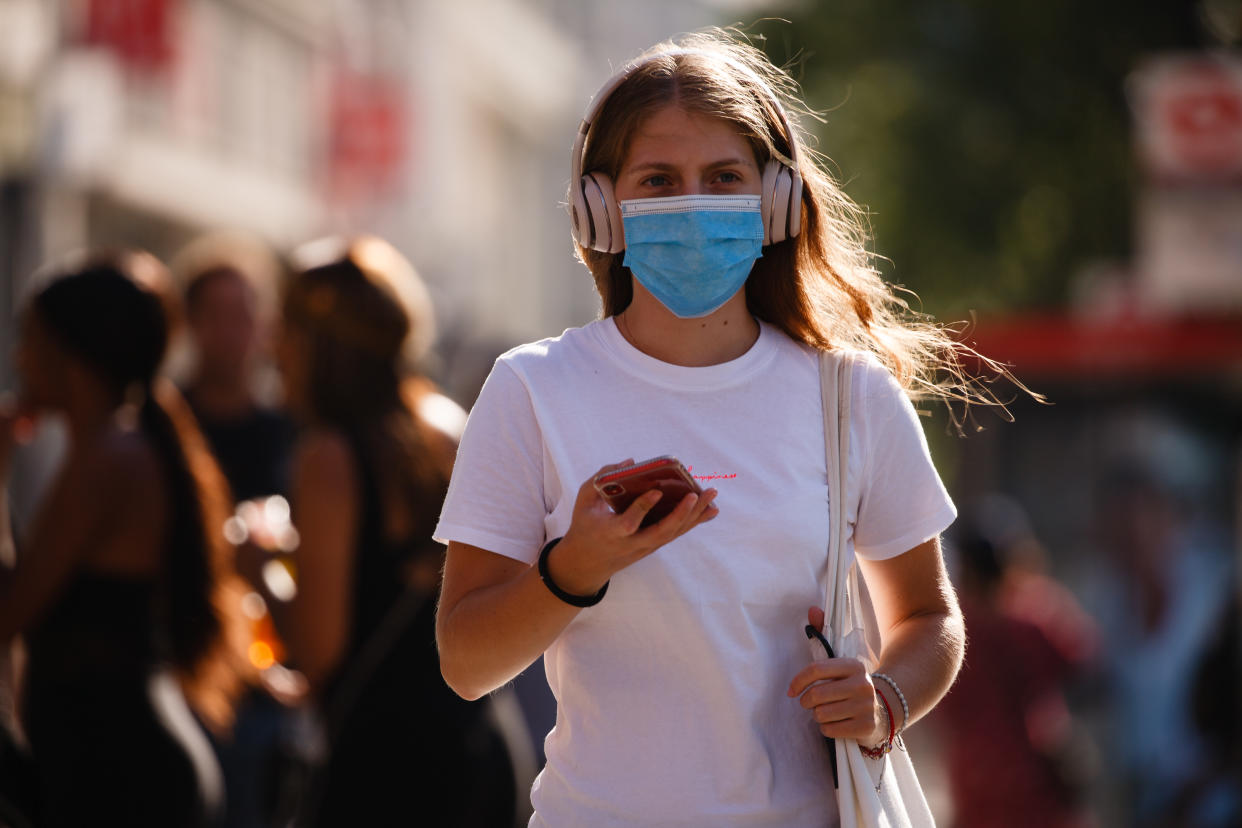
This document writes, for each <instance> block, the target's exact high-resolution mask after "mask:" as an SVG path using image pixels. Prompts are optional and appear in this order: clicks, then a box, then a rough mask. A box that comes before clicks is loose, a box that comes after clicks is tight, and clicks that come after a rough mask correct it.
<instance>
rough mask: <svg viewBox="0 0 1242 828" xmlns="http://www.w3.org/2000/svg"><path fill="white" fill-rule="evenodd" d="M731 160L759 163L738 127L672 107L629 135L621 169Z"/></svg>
mask: <svg viewBox="0 0 1242 828" xmlns="http://www.w3.org/2000/svg"><path fill="white" fill-rule="evenodd" d="M730 158H732V159H734V160H737V161H742V162H744V163H754V160H755V158H754V151H753V148H752V146H751V143H750V141H749V140H748V138H747V136H746V135H745V133H744V132H743V130H742V129H741V127H740V126H739V125H738V124H736V123H734V122H732V121H729V120H726V119H725V118H721V117H718V116H715V115H709V114H706V113H701V112H693V111H690V110H687V109H685V108H684V107H681V106H678V105H676V104H669V105H667V106H664V107H661V108H659V109H657V110H655V111H654V112H652V113H651V114H650V115H648V116H647V117H646V118H643V119H642V120H641V121H639V123H638V124H637V125H636V127H635V129H634V131H633V133H632V134H631V135H630V136H629V141H628V142H627V146H626V151H625V157H624V159H623V160H622V164H621V166H622V168H626V167H632V166H635V165H639V164H643V165H646V164H675V163H683V162H686V161H696V162H705V163H715V162H717V161H721V160H729V159H730Z"/></svg>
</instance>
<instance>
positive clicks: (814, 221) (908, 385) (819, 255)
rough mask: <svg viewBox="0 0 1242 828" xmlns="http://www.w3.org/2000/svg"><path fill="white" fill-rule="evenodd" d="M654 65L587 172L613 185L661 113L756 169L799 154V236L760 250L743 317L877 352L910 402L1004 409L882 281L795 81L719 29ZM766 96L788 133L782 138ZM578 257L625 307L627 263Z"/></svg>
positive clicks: (595, 254) (613, 111) (615, 111)
mask: <svg viewBox="0 0 1242 828" xmlns="http://www.w3.org/2000/svg"><path fill="white" fill-rule="evenodd" d="M661 53H666V54H661ZM651 56H657V57H654V58H652V59H650V60H648V61H647V62H646V63H644V64H643V65H642V66H640V67H639V68H638V69H636V70H635V71H634V72H633V73H632V74H631V75H630V76H629V77H628V78H627V79H626V80H625V81H624V82H622V83H621V84H620V86H618V87H617V88H616V89H615V90H614V91H613V92H612V94H611V95H610V96H609V98H608V100H607V102H606V103H605V104H604V106H603V108H602V110H601V111H600V112H599V114H598V116H597V117H596V119H595V121H594V123H593V124H592V126H591V130H590V133H589V135H588V140H587V144H586V148H585V152H584V156H583V171H584V172H595V171H602V172H604V173H605V174H607V175H608V176H610V177H611V178H612V180H614V181H615V180H616V178H617V176H618V174H619V173H620V170H621V167H622V165H623V164H624V162H625V159H626V156H627V154H628V152H629V145H630V141H631V140H632V138H633V136H634V134H635V132H636V131H637V130H638V129H639V128H640V127H641V125H642V124H643V122H644V121H645V120H646V119H647V118H649V117H650V116H651V115H652V114H653V113H655V112H656V111H658V110H660V109H662V108H664V107H667V106H677V107H680V108H682V109H684V110H685V111H687V112H690V113H693V114H699V115H706V116H711V117H715V118H722V119H724V120H726V121H728V122H730V123H732V124H734V125H736V126H737V128H738V130H739V131H740V133H741V134H742V136H743V137H744V138H746V140H747V141H748V142H749V143H750V145H751V147H752V148H753V150H754V152H755V159H756V161H757V162H758V165H759V168H760V169H762V168H763V166H764V164H765V163H767V161H768V160H769V159H771V158H774V157H775V158H778V159H782V160H786V161H787V160H788V159H789V158H791V157H796V158H797V159H798V162H799V164H798V168H799V171H800V173H801V175H802V181H803V190H802V231H801V233H800V234H799V235H798V236H796V237H795V238H793V239H788V240H786V241H783V242H780V243H777V244H772V245H768V246H767V247H765V248H764V250H763V256H762V257H761V258H760V259H759V260H758V261H757V262H756V263H755V266H754V269H753V270H752V271H751V274H750V277H749V278H748V279H747V282H746V300H747V305H748V307H749V309H750V312H751V313H753V314H754V315H755V316H756V317H758V318H759V319H762V320H764V321H766V322H769V323H771V324H773V325H775V326H776V327H778V328H780V329H781V330H783V331H784V332H785V333H786V334H788V335H789V336H790V337H791V338H793V339H795V340H797V341H799V342H804V343H806V344H807V345H810V346H811V347H814V348H819V349H832V348H850V349H858V350H863V351H869V352H871V353H873V354H875V355H876V356H877V357H878V358H879V359H880V361H881V362H882V363H883V364H884V365H885V366H886V367H887V368H888V369H889V370H890V371H891V372H892V373H893V375H894V376H895V377H896V378H897V379H898V381H899V382H900V383H901V384H902V386H903V387H904V388H905V389H906V391H907V393H908V394H909V395H910V396H911V397H912V398H914V399H918V398H922V397H934V398H940V399H943V400H944V401H945V402H950V401H955V400H956V401H961V402H964V403H967V404H969V403H971V402H979V403H985V404H989V405H997V406H1000V407H1001V409H1002V410H1003V409H1004V406H1003V404H1002V403H1001V402H1000V401H999V400H998V399H997V398H996V397H995V395H994V394H993V393H992V392H991V391H990V390H989V388H988V387H987V384H986V383H985V382H984V381H981V380H977V379H974V378H972V377H970V376H968V375H967V373H966V371H965V370H964V368H963V361H964V360H965V361H967V362H975V361H980V362H981V363H982V365H983V367H984V370H985V371H988V372H991V373H995V374H996V375H998V376H1004V377H1006V378H1008V379H1010V380H1012V381H1014V382H1015V383H1016V380H1013V378H1012V376H1011V375H1010V374H1009V372H1008V371H1007V370H1006V369H1005V368H1004V367H1003V366H1001V365H999V364H998V363H995V362H994V361H992V360H989V359H987V358H985V357H982V356H980V355H979V354H977V353H976V352H975V351H974V350H973V349H971V348H970V347H969V346H967V345H965V344H963V343H961V342H959V341H957V340H956V339H955V338H954V336H953V332H952V330H951V329H949V328H947V327H946V326H943V325H940V324H938V323H936V322H935V321H933V320H932V319H930V318H928V317H926V316H924V315H922V314H919V313H915V312H914V311H912V310H911V308H910V306H909V304H908V303H907V302H906V301H905V300H904V299H903V298H902V297H901V296H900V295H899V293H898V292H897V290H895V289H894V288H893V287H892V286H891V285H889V284H888V283H887V282H886V281H885V280H884V279H883V278H882V277H881V275H880V273H879V271H878V269H877V268H876V266H875V256H874V254H873V253H872V252H871V250H870V248H869V246H868V243H869V238H868V223H867V220H866V214H865V211H864V210H863V209H862V208H860V207H859V206H858V205H856V204H855V203H854V202H853V201H851V200H850V198H849V197H848V196H847V195H846V194H845V192H844V191H843V190H842V189H841V186H840V185H839V184H838V183H837V182H836V180H835V179H834V178H833V176H832V175H831V173H830V172H828V170H827V169H825V164H824V163H823V162H824V159H823V158H822V157H821V156H819V155H818V154H817V153H815V152H814V151H813V150H812V149H811V147H810V146H808V142H807V138H806V136H805V135H804V133H803V131H802V129H801V127H800V125H799V116H800V115H803V116H806V115H809V116H814V113H812V112H811V111H810V110H809V109H808V108H807V107H806V105H805V104H804V103H802V101H801V100H800V99H799V98H798V95H797V86H796V84H795V82H794V81H793V79H792V78H790V76H789V75H788V74H787V73H785V72H783V71H782V70H780V69H778V68H777V67H776V66H774V65H773V64H772V63H771V62H770V61H769V60H768V58H767V57H766V56H765V55H764V54H763V52H761V51H760V50H759V49H757V48H755V47H753V46H751V45H750V44H749V43H746V42H744V41H743V40H741V39H740V38H738V37H735V36H733V35H732V34H730V33H729V32H726V31H724V30H719V29H713V30H708V31H704V32H698V33H694V34H690V35H685V36H683V37H681V38H679V39H677V40H676V41H667V42H664V43H660V44H658V45H656V46H654V47H652V48H651V49H649V50H648V51H647V52H645V53H644V54H643V56H642V57H651ZM642 57H640V60H641V59H642ZM764 87H766V88H764ZM773 96H776V98H777V99H779V101H780V103H781V105H782V107H783V108H784V111H785V114H786V117H787V119H788V121H789V123H790V126H791V128H792V129H793V133H794V134H793V135H786V134H785V130H784V127H783V126H782V124H781V118H780V114H779V113H778V112H777V110H776V109H775V107H774V105H773V100H772V98H773ZM791 141H792V142H794V144H795V146H796V152H795V151H794V147H791V146H790V142H791ZM571 186H572V185H571ZM578 255H579V258H580V259H581V260H582V261H583V262H584V263H585V264H586V266H587V267H588V268H589V269H590V271H591V273H592V275H593V276H594V277H595V284H596V289H597V290H598V291H599V294H600V297H601V299H602V304H603V308H602V311H603V315H604V316H612V315H615V314H618V313H620V312H621V311H623V310H625V308H626V307H627V306H628V305H629V303H630V301H631V300H632V298H633V285H632V282H631V275H630V271H629V269H628V268H626V267H625V266H624V265H623V264H622V259H623V255H624V254H622V253H618V254H611V253H601V252H599V251H595V250H590V249H588V248H585V247H581V246H579V247H578ZM1019 387H1021V385H1020V384H1019ZM951 410H952V409H951Z"/></svg>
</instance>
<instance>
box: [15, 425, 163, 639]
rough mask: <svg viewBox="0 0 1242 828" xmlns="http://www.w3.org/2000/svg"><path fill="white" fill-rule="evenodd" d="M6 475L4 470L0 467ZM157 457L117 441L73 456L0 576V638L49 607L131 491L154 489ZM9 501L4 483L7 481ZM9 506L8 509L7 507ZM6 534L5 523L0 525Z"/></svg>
mask: <svg viewBox="0 0 1242 828" xmlns="http://www.w3.org/2000/svg"><path fill="white" fill-rule="evenodd" d="M2 471H3V472H4V477H5V478H7V476H8V473H7V469H4V470H2ZM158 479H159V468H158V461H157V460H156V459H155V458H154V456H153V455H152V453H151V452H150V451H144V450H141V449H139V450H134V446H133V445H125V444H123V445H121V446H120V447H119V450H117V451H107V450H104V451H97V452H95V453H94V454H93V455H92V456H90V457H86V458H75V459H71V460H70V461H69V462H68V463H67V464H66V465H65V467H64V468H63V470H62V471H61V473H60V474H59V476H58V477H57V479H56V480H55V482H54V483H53V484H52V486H51V488H50V489H49V491H48V493H47V495H46V496H45V498H44V499H43V502H42V503H40V504H39V507H38V511H37V513H36V514H35V517H34V519H33V520H32V521H31V525H30V532H29V535H28V536H27V538H26V539H25V542H24V543H23V552H24V554H23V555H22V557H21V560H19V561H17V565H16V567H15V568H13V569H11V570H8V571H7V574H6V575H5V577H3V578H0V643H3V642H8V641H9V640H10V639H11V638H13V636H15V635H17V634H18V633H20V632H22V631H24V630H26V629H27V628H28V627H29V626H30V625H31V624H32V623H33V622H34V621H35V620H36V619H37V618H38V617H39V615H40V614H41V613H42V612H43V610H44V609H46V608H47V606H48V605H49V603H50V602H51V601H52V600H53V598H55V596H56V594H57V593H58V592H59V590H60V588H61V587H62V586H63V585H64V583H65V582H66V581H67V580H68V579H69V577H70V575H72V574H73V572H74V570H75V569H76V568H77V567H78V566H79V565H80V564H81V562H82V560H83V559H84V558H85V557H86V555H87V553H88V552H89V551H90V549H91V545H92V543H95V544H98V543H99V542H100V538H101V537H103V536H105V535H106V533H107V531H108V530H109V527H114V526H115V524H114V523H109V521H110V520H112V519H114V518H115V516H116V515H117V514H119V513H120V511H121V504H122V503H123V502H124V500H125V498H129V497H133V496H134V492H135V491H153V490H154V491H158V488H157V485H158V484H156V483H155V482H154V481H156V480H158ZM4 494H5V495H6V500H7V485H6V486H5V492H4ZM6 511H7V509H6ZM4 531H5V535H6V537H9V534H8V533H9V531H10V530H9V527H8V526H5V527H4Z"/></svg>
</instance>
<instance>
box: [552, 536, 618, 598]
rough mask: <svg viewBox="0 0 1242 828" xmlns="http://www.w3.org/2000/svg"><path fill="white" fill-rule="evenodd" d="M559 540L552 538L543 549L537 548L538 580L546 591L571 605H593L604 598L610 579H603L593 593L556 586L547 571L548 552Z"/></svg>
mask: <svg viewBox="0 0 1242 828" xmlns="http://www.w3.org/2000/svg"><path fill="white" fill-rule="evenodd" d="M560 542H561V539H560V538H553V539H552V540H550V541H548V542H547V543H546V544H545V545H544V547H543V549H541V550H539V580H541V581H543V584H544V586H546V587H547V588H548V591H549V592H551V593H552V594H553V595H555V596H556V597H557V598H560V599H561V600H562V601H564V602H565V603H566V604H569V605H570V606H571V607H593V606H595V605H596V604H598V603H599V602H600V601H602V600H604V593H606V592H608V584H609V583H611V580H609V581H605V582H604V586H603V587H602V588H600V591H599V592H597V593H595V594H594V595H574V594H573V593H572V592H566V591H565V590H563V589H561V588H560V587H559V586H557V584H556V581H553V580H552V573H550V572H549V571H548V553H549V552H551V551H552V547H554V546H556V545H557V544H558V543H560Z"/></svg>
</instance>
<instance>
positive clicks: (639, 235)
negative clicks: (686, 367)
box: [621, 195, 763, 319]
mask: <svg viewBox="0 0 1242 828" xmlns="http://www.w3.org/2000/svg"><path fill="white" fill-rule="evenodd" d="M759 204H760V197H759V196H758V195H685V196H669V197H665V198H638V199H632V200H629V201H622V202H621V222H622V224H623V226H624V228H625V258H624V259H623V260H622V263H623V264H624V265H625V266H626V267H628V268H629V269H630V272H631V273H633V274H634V278H636V279H638V281H639V283H640V284H642V286H643V287H645V288H646V289H647V290H648V291H650V293H651V295H652V296H654V297H655V298H656V299H658V300H659V301H660V304H662V305H664V307H666V308H668V309H669V310H670V311H672V312H673V313H674V314H676V315H677V316H679V317H681V318H682V319H694V318H697V317H700V316H707V315H708V314H709V313H712V312H713V311H715V310H717V309H719V308H720V306H721V305H723V304H724V303H725V302H727V301H729V299H730V297H732V296H733V294H735V293H737V292H738V290H739V289H740V288H741V287H742V285H744V284H745V283H746V277H747V276H749V275H750V269H751V267H752V266H753V265H754V264H755V260H756V259H758V258H759V257H760V255H762V253H761V249H762V247H763V215H762V213H761V212H760V207H759Z"/></svg>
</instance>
